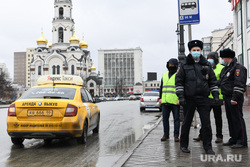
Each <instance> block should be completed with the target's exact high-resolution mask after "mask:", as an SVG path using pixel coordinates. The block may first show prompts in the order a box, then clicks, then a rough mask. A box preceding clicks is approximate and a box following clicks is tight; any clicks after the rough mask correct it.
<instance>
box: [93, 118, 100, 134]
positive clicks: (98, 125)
mask: <svg viewBox="0 0 250 167" xmlns="http://www.w3.org/2000/svg"><path fill="white" fill-rule="evenodd" d="M99 128H100V114H99V115H98V121H97V125H96V127H95V129H93V133H99Z"/></svg>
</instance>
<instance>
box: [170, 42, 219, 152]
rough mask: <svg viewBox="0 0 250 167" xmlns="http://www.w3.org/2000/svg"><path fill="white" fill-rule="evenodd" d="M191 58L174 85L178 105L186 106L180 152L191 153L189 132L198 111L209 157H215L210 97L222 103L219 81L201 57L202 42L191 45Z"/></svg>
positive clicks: (189, 44) (178, 74) (178, 71)
mask: <svg viewBox="0 0 250 167" xmlns="http://www.w3.org/2000/svg"><path fill="white" fill-rule="evenodd" d="M188 48H189V51H190V54H189V55H188V56H187V57H186V59H185V61H184V62H183V63H181V64H180V66H179V67H178V70H177V74H176V78H175V84H176V94H177V96H178V97H179V103H180V105H182V106H183V114H184V120H183V123H182V127H181V137H180V148H181V150H182V152H185V153H190V150H189V149H188V143H189V131H190V126H191V123H192V120H193V117H194V112H195V109H196V108H197V110H198V112H199V115H200V119H201V124H202V140H203V147H204V149H205V152H206V154H215V153H214V151H213V149H212V144H211V140H212V129H211V124H210V111H209V110H210V105H209V98H208V96H209V94H210V92H211V93H212V95H213V97H214V100H215V101H216V102H218V101H219V91H218V86H217V79H216V77H215V74H214V72H213V69H212V67H211V65H210V64H209V62H208V61H207V60H206V58H205V57H203V56H202V55H201V53H202V49H203V42H202V41H199V40H193V41H190V42H189V43H188Z"/></svg>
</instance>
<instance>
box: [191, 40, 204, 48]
mask: <svg viewBox="0 0 250 167" xmlns="http://www.w3.org/2000/svg"><path fill="white" fill-rule="evenodd" d="M196 46H197V47H199V48H201V50H202V49H203V42H202V41H200V40H192V41H189V42H188V49H189V51H190V50H191V49H192V48H193V47H196Z"/></svg>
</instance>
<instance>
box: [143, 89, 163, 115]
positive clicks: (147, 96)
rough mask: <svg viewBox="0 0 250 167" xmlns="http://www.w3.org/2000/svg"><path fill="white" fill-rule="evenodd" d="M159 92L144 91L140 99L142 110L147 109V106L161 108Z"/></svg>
mask: <svg viewBox="0 0 250 167" xmlns="http://www.w3.org/2000/svg"><path fill="white" fill-rule="evenodd" d="M159 100H160V99H159V92H154V91H150V92H145V93H143V95H142V97H141V101H140V111H142V112H143V111H145V109H146V108H157V109H159V110H161V108H160V107H161V105H160V103H159Z"/></svg>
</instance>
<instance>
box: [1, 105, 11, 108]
mask: <svg viewBox="0 0 250 167" xmlns="http://www.w3.org/2000/svg"><path fill="white" fill-rule="evenodd" d="M9 106H10V105H0V108H9Z"/></svg>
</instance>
